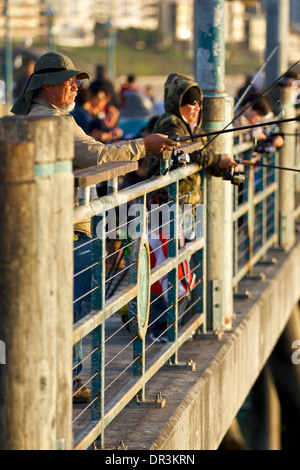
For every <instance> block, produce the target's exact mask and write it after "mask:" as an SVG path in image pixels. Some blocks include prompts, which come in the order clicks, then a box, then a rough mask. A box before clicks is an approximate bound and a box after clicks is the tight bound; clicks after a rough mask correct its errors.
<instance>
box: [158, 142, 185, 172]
mask: <svg viewBox="0 0 300 470" xmlns="http://www.w3.org/2000/svg"><path fill="white" fill-rule="evenodd" d="M187 163H190V156H189V154H188V153H184V152H183V151H182V150H177V151H176V152H175V150H174V147H173V149H172V155H171V160H170V163H169V166H168V168H166V169H165V171H164V172H163V175H166V174H167V173H169V171H170V170H171V169H172V167H173V166H174V167H176V168H178V167H179V166H186V164H187Z"/></svg>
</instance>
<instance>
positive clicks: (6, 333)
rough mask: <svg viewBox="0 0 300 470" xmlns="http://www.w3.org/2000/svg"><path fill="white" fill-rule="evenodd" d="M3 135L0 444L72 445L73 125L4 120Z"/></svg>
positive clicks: (1, 124) (0, 176)
mask: <svg viewBox="0 0 300 470" xmlns="http://www.w3.org/2000/svg"><path fill="white" fill-rule="evenodd" d="M0 139H2V142H1V149H2V152H1V156H0V217H1V224H0V339H1V340H2V341H4V343H5V345H6V364H5V365H4V366H1V367H0V449H7V450H21V449H24V450H48V449H49V450H54V449H56V448H58V447H60V448H71V447H72V430H71V421H72V399H71V395H72V373H71V370H72V338H71V335H72V317H73V311H72V295H73V294H72V292H73V280H72V272H73V270H72V266H73V254H72V244H73V224H72V213H73V191H74V189H73V175H72V162H71V160H72V158H73V139H72V129H71V127H70V122H69V120H68V119H66V120H64V119H59V120H58V119H56V118H49V119H48V118H45V119H42V120H40V119H30V118H16V117H13V118H3V119H1V121H0ZM70 267H71V269H70ZM58 287H59V289H58Z"/></svg>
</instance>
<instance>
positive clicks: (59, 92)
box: [44, 77, 79, 112]
mask: <svg viewBox="0 0 300 470" xmlns="http://www.w3.org/2000/svg"><path fill="white" fill-rule="evenodd" d="M78 86H79V83H78V80H76V78H75V77H73V78H71V79H70V80H68V81H67V82H64V83H59V84H58V85H47V86H45V87H44V89H45V90H46V92H47V98H48V100H49V101H50V103H52V104H53V105H54V106H57V107H58V108H61V109H63V110H64V111H66V112H70V111H72V109H74V106H75V98H76V95H77V90H78Z"/></svg>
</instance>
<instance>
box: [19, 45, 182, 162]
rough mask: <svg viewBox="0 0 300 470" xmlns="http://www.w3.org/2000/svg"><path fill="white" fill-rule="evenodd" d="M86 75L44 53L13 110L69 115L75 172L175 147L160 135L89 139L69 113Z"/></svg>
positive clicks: (59, 56) (66, 61)
mask: <svg viewBox="0 0 300 470" xmlns="http://www.w3.org/2000/svg"><path fill="white" fill-rule="evenodd" d="M88 78H89V74H88V73H87V72H83V71H80V70H77V69H76V68H75V66H74V64H73V62H72V61H71V60H70V59H69V58H68V57H67V56H65V55H63V54H59V53H55V52H47V53H46V54H44V55H43V56H41V57H40V58H39V59H38V60H37V61H36V64H35V67H34V72H33V74H32V75H31V76H30V77H29V79H28V80H27V82H26V84H25V85H24V87H23V89H22V91H21V93H20V95H19V96H18V97H17V99H16V102H15V103H14V105H13V107H12V110H11V111H12V112H13V113H14V114H23V115H24V114H25V115H29V116H36V117H44V116H61V115H64V116H66V115H67V116H69V118H70V119H72V121H73V126H74V143H75V155H74V161H73V166H74V169H78V168H85V167H89V166H94V165H98V164H100V163H103V162H107V161H135V160H139V159H140V158H142V157H145V155H146V152H150V153H160V152H162V151H163V150H171V149H172V147H173V146H174V145H178V144H177V143H175V142H174V141H172V140H170V139H169V138H168V137H167V136H165V135H162V134H151V135H148V136H146V137H144V138H142V139H134V140H129V141H124V142H119V143H113V144H109V145H104V144H103V143H102V142H99V141H96V140H95V139H93V138H92V137H90V136H88V135H87V134H86V133H85V132H84V131H83V130H82V129H81V127H79V126H78V125H77V124H76V122H75V120H74V119H73V117H72V116H71V115H70V114H69V112H70V111H71V110H72V109H73V108H74V104H75V98H76V95H77V90H78V86H79V84H78V80H83V79H88Z"/></svg>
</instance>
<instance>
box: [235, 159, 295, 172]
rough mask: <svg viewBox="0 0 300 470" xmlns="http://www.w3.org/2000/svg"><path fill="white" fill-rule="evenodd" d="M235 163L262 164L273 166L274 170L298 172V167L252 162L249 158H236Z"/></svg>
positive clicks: (263, 165)
mask: <svg viewBox="0 0 300 470" xmlns="http://www.w3.org/2000/svg"><path fill="white" fill-rule="evenodd" d="M236 162H237V163H239V164H240V165H245V166H262V167H265V168H274V169H275V170H287V171H296V172H300V169H298V168H289V167H286V166H278V165H267V164H265V163H256V162H255V163H254V162H251V161H250V160H236Z"/></svg>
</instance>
